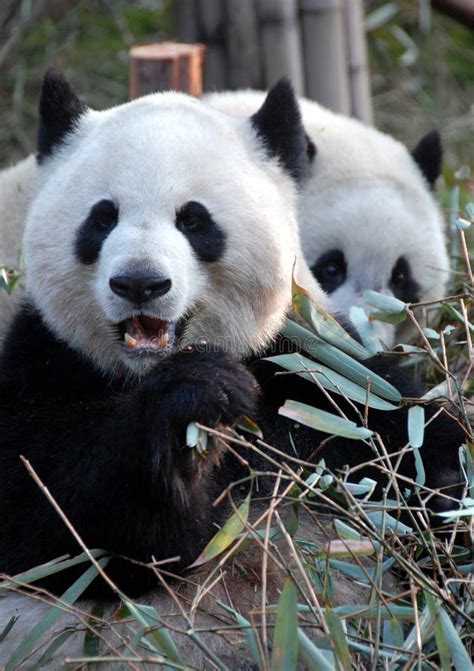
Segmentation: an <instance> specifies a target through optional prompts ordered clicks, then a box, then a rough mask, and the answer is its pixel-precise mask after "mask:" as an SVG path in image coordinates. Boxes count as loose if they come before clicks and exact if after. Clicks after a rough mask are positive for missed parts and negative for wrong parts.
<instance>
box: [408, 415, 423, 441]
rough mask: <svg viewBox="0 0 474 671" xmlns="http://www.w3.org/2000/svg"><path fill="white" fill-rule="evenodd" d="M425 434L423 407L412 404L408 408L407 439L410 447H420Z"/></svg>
mask: <svg viewBox="0 0 474 671" xmlns="http://www.w3.org/2000/svg"><path fill="white" fill-rule="evenodd" d="M424 434H425V409H424V407H423V406H422V405H413V406H412V407H411V408H409V409H408V440H409V442H410V445H411V446H412V447H421V446H422V445H423V439H424Z"/></svg>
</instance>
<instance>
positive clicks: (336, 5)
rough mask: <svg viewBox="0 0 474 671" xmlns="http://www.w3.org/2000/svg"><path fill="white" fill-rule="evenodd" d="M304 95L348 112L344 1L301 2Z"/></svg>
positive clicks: (349, 106)
mask: <svg viewBox="0 0 474 671" xmlns="http://www.w3.org/2000/svg"><path fill="white" fill-rule="evenodd" d="M300 8H301V19H302V27H303V48H304V59H305V60H304V63H305V86H306V95H307V96H308V97H309V98H313V99H314V100H317V101H318V102H320V103H321V104H323V105H325V106H326V107H329V108H330V109H332V110H334V111H335V112H341V113H343V114H350V113H351V99H350V89H349V76H348V71H347V52H346V31H345V24H344V0H301V4H300Z"/></svg>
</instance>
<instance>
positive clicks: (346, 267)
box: [300, 178, 448, 345]
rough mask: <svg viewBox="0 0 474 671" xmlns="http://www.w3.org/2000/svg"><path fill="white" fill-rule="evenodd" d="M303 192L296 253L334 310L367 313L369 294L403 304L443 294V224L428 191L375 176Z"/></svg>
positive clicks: (384, 332) (389, 336)
mask: <svg viewBox="0 0 474 671" xmlns="http://www.w3.org/2000/svg"><path fill="white" fill-rule="evenodd" d="M306 194H307V198H306V200H303V202H302V204H301V206H300V222H301V237H302V248H303V251H304V254H305V257H306V259H307V261H308V263H309V265H310V267H311V270H312V272H313V274H314V276H315V278H316V279H317V280H318V282H319V283H320V285H321V287H322V288H323V289H324V290H325V291H326V292H327V293H328V294H329V295H330V296H331V299H332V302H333V305H334V308H335V309H336V310H338V311H339V312H341V313H342V314H349V312H350V308H351V306H353V305H355V306H361V307H364V308H366V305H365V303H364V301H363V294H364V292H365V291H367V290H374V291H379V292H382V293H385V294H388V295H393V296H396V297H397V298H399V299H400V300H402V301H404V302H407V303H414V302H417V301H419V300H427V299H429V298H434V299H436V298H441V297H442V296H443V291H444V285H445V281H446V279H447V269H448V261H447V256H446V252H445V249H444V244H443V239H442V220H441V215H440V213H439V211H438V209H437V208H436V206H435V204H434V202H431V201H432V196H431V194H429V193H428V192H427V191H426V190H425V192H423V191H422V190H417V189H416V188H413V189H410V188H408V187H407V186H405V185H401V184H399V183H397V182H395V181H394V180H384V179H379V180H378V181H377V180H376V179H375V178H374V179H373V180H372V181H371V182H370V184H367V185H365V186H364V184H363V183H361V182H360V181H357V183H354V182H352V181H351V180H348V181H347V182H346V183H339V184H337V185H336V186H333V187H332V188H328V189H326V190H325V191H324V192H318V191H317V190H316V188H313V185H312V184H311V183H310V184H309V185H308V189H307V191H306ZM427 214H428V215H429V216H427ZM327 221H330V225H328V224H323V222H327ZM430 250H432V251H430ZM376 329H377V333H378V335H379V337H380V338H381V339H382V340H383V342H384V343H385V344H387V345H392V344H393V342H394V339H395V329H394V327H392V326H389V325H386V324H381V323H378V322H377V323H376Z"/></svg>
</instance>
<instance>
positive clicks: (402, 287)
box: [390, 256, 420, 303]
mask: <svg viewBox="0 0 474 671" xmlns="http://www.w3.org/2000/svg"><path fill="white" fill-rule="evenodd" d="M390 289H391V290H392V291H393V294H394V296H396V297H397V298H400V300H402V301H405V302H406V303H416V301H417V300H418V294H419V290H420V287H419V285H418V283H417V282H416V281H415V279H414V277H413V274H412V270H411V267H410V264H409V262H408V261H407V259H406V258H405V257H404V256H400V258H399V259H398V260H397V262H396V264H395V265H394V266H393V268H392V274H391V276H390Z"/></svg>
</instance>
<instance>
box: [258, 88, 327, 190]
mask: <svg viewBox="0 0 474 671" xmlns="http://www.w3.org/2000/svg"><path fill="white" fill-rule="evenodd" d="M251 121H252V125H253V127H254V129H255V130H256V132H257V135H258V137H259V138H260V139H261V140H262V142H263V144H264V146H265V148H266V150H267V152H268V153H269V154H270V155H271V156H276V157H277V158H278V159H279V160H280V163H281V164H282V166H283V167H284V168H285V170H286V171H287V172H288V173H289V174H290V175H291V176H292V177H293V179H295V180H296V181H300V180H301V179H302V178H304V177H306V176H307V174H308V172H309V168H310V164H311V161H312V158H313V156H314V149H313V148H314V145H313V144H312V143H311V144H308V142H307V135H306V133H305V130H304V128H303V123H302V121H301V112H300V108H299V105H298V101H297V100H296V96H295V94H294V91H293V87H292V86H291V84H290V82H289V81H288V80H287V79H280V81H279V82H278V83H277V84H275V86H274V87H273V88H272V89H270V91H269V92H268V94H267V97H266V98H265V100H264V102H263V105H262V106H261V108H260V109H259V110H258V112H256V113H255V114H254V115H253V116H252V117H251Z"/></svg>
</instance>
